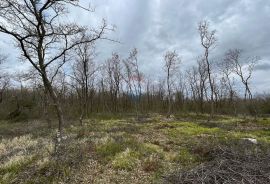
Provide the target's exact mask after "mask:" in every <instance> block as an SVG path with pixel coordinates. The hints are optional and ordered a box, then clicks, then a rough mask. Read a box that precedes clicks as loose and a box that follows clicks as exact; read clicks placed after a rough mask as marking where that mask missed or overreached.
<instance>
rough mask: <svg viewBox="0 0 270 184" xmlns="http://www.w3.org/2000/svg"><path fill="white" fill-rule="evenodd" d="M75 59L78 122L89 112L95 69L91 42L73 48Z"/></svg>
mask: <svg viewBox="0 0 270 184" xmlns="http://www.w3.org/2000/svg"><path fill="white" fill-rule="evenodd" d="M75 53H76V61H75V64H74V66H73V77H72V78H73V79H75V82H76V83H77V87H76V89H77V92H78V95H79V98H80V106H81V115H80V123H81V125H82V123H83V122H82V121H83V119H84V118H85V117H87V115H88V113H89V98H90V95H89V92H90V89H89V88H91V87H92V86H93V82H94V74H95V72H96V71H97V68H96V67H95V63H94V61H93V60H94V57H95V47H94V46H93V45H92V44H91V43H84V44H81V45H78V46H77V47H76V48H75Z"/></svg>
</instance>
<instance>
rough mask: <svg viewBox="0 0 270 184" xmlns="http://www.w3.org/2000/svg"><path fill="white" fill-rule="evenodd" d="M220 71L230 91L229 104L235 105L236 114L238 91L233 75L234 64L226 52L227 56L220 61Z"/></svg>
mask: <svg viewBox="0 0 270 184" xmlns="http://www.w3.org/2000/svg"><path fill="white" fill-rule="evenodd" d="M219 71H220V72H221V73H222V80H223V82H224V83H225V85H226V88H227V89H228V92H229V94H228V96H229V104H232V105H233V108H234V114H236V110H237V109H236V102H235V98H236V91H235V89H234V78H233V77H232V74H233V71H234V65H233V63H232V62H231V60H230V57H228V54H225V58H224V59H223V60H222V61H221V62H220V63H219Z"/></svg>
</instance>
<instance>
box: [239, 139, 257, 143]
mask: <svg viewBox="0 0 270 184" xmlns="http://www.w3.org/2000/svg"><path fill="white" fill-rule="evenodd" d="M242 140H247V141H249V142H251V143H253V144H258V141H257V139H253V138H242Z"/></svg>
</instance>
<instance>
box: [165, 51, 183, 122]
mask: <svg viewBox="0 0 270 184" xmlns="http://www.w3.org/2000/svg"><path fill="white" fill-rule="evenodd" d="M164 61H165V64H164V70H165V72H166V85H167V93H168V112H167V116H168V117H169V116H170V115H171V108H172V87H173V83H174V77H175V76H176V73H177V72H178V69H179V64H180V62H181V59H180V57H179V55H178V54H177V53H176V51H168V52H166V54H165V56H164Z"/></svg>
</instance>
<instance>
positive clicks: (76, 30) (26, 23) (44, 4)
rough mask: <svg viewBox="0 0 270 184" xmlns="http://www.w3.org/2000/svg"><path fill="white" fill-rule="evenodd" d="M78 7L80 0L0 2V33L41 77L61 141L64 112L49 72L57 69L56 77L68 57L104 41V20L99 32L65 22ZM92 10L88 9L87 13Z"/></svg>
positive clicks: (11, 0)
mask: <svg viewBox="0 0 270 184" xmlns="http://www.w3.org/2000/svg"><path fill="white" fill-rule="evenodd" d="M70 6H75V7H79V8H82V9H84V10H88V9H86V8H84V7H82V6H80V5H79V1H78V0H57V1H55V0H44V1H40V0H1V2H0V21H1V23H0V32H2V33H5V34H7V35H9V36H11V37H12V38H13V39H14V40H15V42H16V44H17V47H18V48H19V49H20V50H21V53H22V58H23V59H25V60H27V61H28V62H30V63H31V64H32V66H33V67H34V68H35V69H36V70H37V71H38V73H39V75H40V76H41V78H42V81H43V85H44V87H45V88H46V90H47V91H48V93H49V95H50V97H51V98H52V100H53V103H54V106H55V110H56V113H57V117H58V121H59V123H58V131H59V136H60V140H61V137H62V128H63V127H62V126H63V123H64V118H63V111H62V107H61V104H60V101H59V99H58V96H57V93H56V91H55V89H54V88H53V85H52V79H50V77H49V76H48V71H49V70H50V71H52V67H53V68H54V69H55V70H53V71H54V74H53V75H52V76H53V77H52V78H54V76H55V75H57V73H58V71H59V69H60V68H61V67H62V66H63V65H64V64H65V62H66V61H67V60H66V59H67V55H68V54H69V51H71V50H72V49H73V48H74V47H76V46H78V45H80V44H82V43H92V42H94V41H96V40H98V39H104V33H105V32H106V30H107V29H108V28H107V25H106V23H105V21H104V22H103V24H102V26H101V27H100V28H99V29H91V30H92V31H91V33H89V34H90V35H89V36H88V37H87V38H86V39H85V35H86V31H87V28H86V27H83V26H79V25H78V24H76V23H69V22H67V21H66V18H65V17H66V16H67V14H68V7H70ZM88 11H89V10H88Z"/></svg>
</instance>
